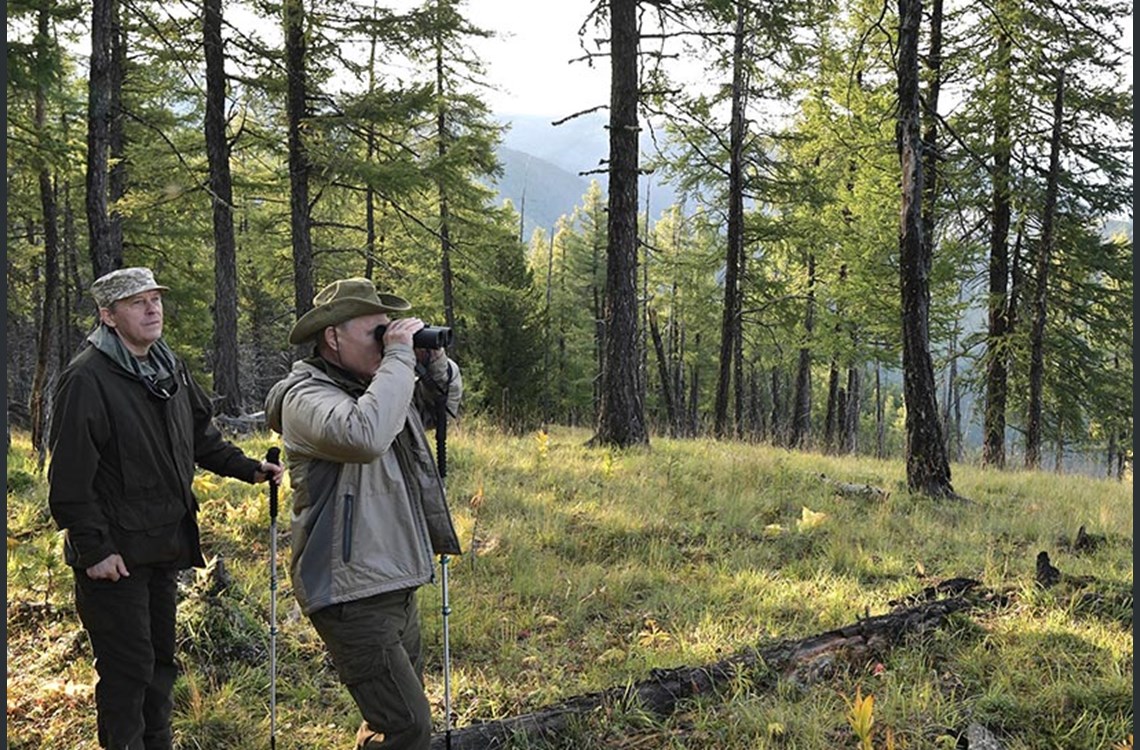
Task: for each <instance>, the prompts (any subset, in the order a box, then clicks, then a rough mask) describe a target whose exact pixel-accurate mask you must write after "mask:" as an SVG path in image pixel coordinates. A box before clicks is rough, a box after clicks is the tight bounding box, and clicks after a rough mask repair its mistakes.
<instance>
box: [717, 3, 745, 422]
mask: <svg viewBox="0 0 1140 750" xmlns="http://www.w3.org/2000/svg"><path fill="white" fill-rule="evenodd" d="M744 104H745V76H744V5H743V4H740V5H738V6H737V9H736V30H735V34H734V40H733V51H732V114H731V123H730V125H729V165H728V228H727V233H728V237H727V240H728V242H727V248H726V251H725V259H724V311H723V313H722V317H721V326H720V360H719V362H718V365H719V368H720V369H719V375H718V377H717V383H716V404H715V407H714V414H713V429H714V432H715V434H716V436H717V437H724V436H725V435H727V434H728V392H729V381H730V380H731V379H732V364H733V361H734V359H733V355H734V352H735V350H736V344H737V342H738V341H739V340H740V294H739V286H740V270H741V264H742V262H743V259H744V165H743V154H744ZM740 375H741V373H740V372H739V370H738V371H737V373H736V378H737V380H738V381H739V379H740ZM737 390H738V392H739V388H738V389H737ZM737 406H738V408H739V399H737Z"/></svg>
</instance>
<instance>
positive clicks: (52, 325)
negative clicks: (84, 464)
mask: <svg viewBox="0 0 1140 750" xmlns="http://www.w3.org/2000/svg"><path fill="white" fill-rule="evenodd" d="M49 10H50V9H49V6H48V5H46V4H45V5H44V6H41V7H40V10H39V13H38V19H37V27H38V28H37V33H36V39H35V55H36V61H37V62H38V63H39V64H41V65H47V64H48V60H49V57H50V55H51V46H52V44H51V26H50V20H51V18H50V12H49ZM46 89H47V83H46V82H45V81H44V80H43V79H40V80H39V82H38V83H37V84H36V97H35V129H36V134H37V136H38V137H39V138H40V141H41V143H43V142H46V140H47V134H46V131H47V90H46ZM37 161H39V162H40V163H39V164H37V170H36V171H37V173H38V174H37V177H38V180H39V188H40V206H41V208H42V211H43V229H44V297H43V312H42V314H41V316H40V331H39V341H38V342H37V346H36V370H35V375H34V376H33V378H32V399H31V404H30V409H29V411H30V413H31V421H32V446H33V447H35V449H36V455H37V461H36V467H37V469H38V470H40V471H42V470H43V467H44V463H45V462H46V460H47V424H48V422H49V421H50V416H51V402H50V397H49V394H50V393H51V387H50V385H49V384H50V382H51V381H52V380H53V370H54V367H53V365H54V364H55V358H54V357H53V356H52V353H53V351H54V349H55V342H56V319H57V317H56V315H55V312H56V306H57V298H58V296H59V226H58V217H57V213H58V212H57V209H56V200H55V188H54V186H53V185H52V176H51V172H50V170H49V168H48V165H47V163H46V162H44V161H43V159H42V158H37Z"/></svg>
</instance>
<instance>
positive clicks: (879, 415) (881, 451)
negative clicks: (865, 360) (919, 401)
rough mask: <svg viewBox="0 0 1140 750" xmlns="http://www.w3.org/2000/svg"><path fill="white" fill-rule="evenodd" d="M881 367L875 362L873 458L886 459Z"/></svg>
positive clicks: (885, 428)
mask: <svg viewBox="0 0 1140 750" xmlns="http://www.w3.org/2000/svg"><path fill="white" fill-rule="evenodd" d="M883 408H884V407H883V366H882V364H880V363H879V362H878V361H877V360H876V361H875V458H886V456H887V446H886V432H887V425H886V415H885V414H884V413H883Z"/></svg>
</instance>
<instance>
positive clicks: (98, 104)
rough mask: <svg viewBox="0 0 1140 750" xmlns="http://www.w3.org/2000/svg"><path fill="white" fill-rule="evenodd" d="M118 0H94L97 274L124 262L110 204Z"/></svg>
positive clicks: (92, 146)
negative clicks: (113, 58)
mask: <svg viewBox="0 0 1140 750" xmlns="http://www.w3.org/2000/svg"><path fill="white" fill-rule="evenodd" d="M115 5H116V0H92V4H91V61H90V69H89V73H88V79H87V179H86V182H87V198H86V206H87V234H88V240H89V244H88V248H89V252H90V255H91V271H92V274H93V278H98V277H100V276H102V275H103V274H106V273H110V272H111V271H114V270H115V269H116V268H119V267H120V266H122V264H123V258H122V247H121V246H120V247H119V248H117V249H116V248H115V246H114V244H113V241H112V235H111V219H110V216H109V212H108V208H107V196H108V192H109V174H108V170H109V164H110V152H111V116H112V113H111V100H112V88H113V84H112V73H111V64H112V63H111V45H112V36H113V34H114V29H113V23H114V17H115Z"/></svg>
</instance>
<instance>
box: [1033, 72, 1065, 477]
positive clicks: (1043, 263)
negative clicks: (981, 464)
mask: <svg viewBox="0 0 1140 750" xmlns="http://www.w3.org/2000/svg"><path fill="white" fill-rule="evenodd" d="M1064 95H1065V73H1064V71H1059V72H1058V73H1057V88H1056V92H1055V93H1054V97H1053V136H1052V138H1051V140H1050V149H1049V176H1048V178H1047V181H1046V183H1045V215H1044V216H1043V217H1042V219H1041V242H1040V244H1039V246H1038V249H1037V258H1036V260H1035V262H1034V264H1033V266H1034V276H1035V277H1036V278H1035V279H1034V286H1033V324H1032V328H1031V330H1030V334H1029V348H1030V355H1029V417H1028V419H1027V420H1026V427H1025V468H1027V469H1036V468H1037V467H1038V466H1040V464H1041V437H1042V431H1043V430H1042V411H1043V402H1044V400H1045V319H1046V317H1047V315H1048V304H1047V303H1048V293H1049V262H1050V258H1051V257H1052V253H1053V242H1054V238H1053V225H1054V223H1055V220H1056V214H1057V193H1058V191H1059V184H1058V183H1059V179H1060V171H1061V127H1062V123H1061V116H1062V114H1063V113H1064Z"/></svg>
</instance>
